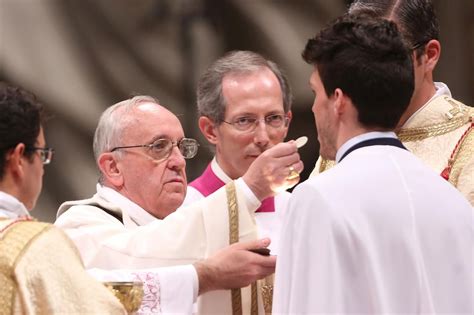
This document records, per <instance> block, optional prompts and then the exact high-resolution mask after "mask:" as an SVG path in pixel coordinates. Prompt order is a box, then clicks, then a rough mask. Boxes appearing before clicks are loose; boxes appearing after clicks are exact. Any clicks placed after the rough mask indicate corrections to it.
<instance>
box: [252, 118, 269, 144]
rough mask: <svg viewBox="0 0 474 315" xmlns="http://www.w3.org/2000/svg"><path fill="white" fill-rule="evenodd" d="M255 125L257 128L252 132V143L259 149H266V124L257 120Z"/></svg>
mask: <svg viewBox="0 0 474 315" xmlns="http://www.w3.org/2000/svg"><path fill="white" fill-rule="evenodd" d="M255 123H256V124H257V126H256V127H255V131H254V143H255V144H256V145H257V146H259V147H266V146H267V145H268V142H269V141H270V137H269V136H268V129H267V128H268V127H267V124H266V123H265V121H264V120H259V121H257V122H255Z"/></svg>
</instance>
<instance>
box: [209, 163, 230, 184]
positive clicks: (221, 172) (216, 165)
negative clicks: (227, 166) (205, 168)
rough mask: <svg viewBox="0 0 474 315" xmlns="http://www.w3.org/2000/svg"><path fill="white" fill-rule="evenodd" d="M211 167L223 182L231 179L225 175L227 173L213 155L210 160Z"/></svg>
mask: <svg viewBox="0 0 474 315" xmlns="http://www.w3.org/2000/svg"><path fill="white" fill-rule="evenodd" d="M211 169H212V171H213V172H214V174H215V175H216V176H217V177H218V178H219V179H220V180H221V181H223V182H224V183H225V184H227V183H229V182H230V181H232V179H231V178H230V177H229V176H227V174H226V173H225V172H224V170H223V169H222V168H221V167H220V165H219V163H217V159H216V157H215V156H214V158H213V159H212V162H211Z"/></svg>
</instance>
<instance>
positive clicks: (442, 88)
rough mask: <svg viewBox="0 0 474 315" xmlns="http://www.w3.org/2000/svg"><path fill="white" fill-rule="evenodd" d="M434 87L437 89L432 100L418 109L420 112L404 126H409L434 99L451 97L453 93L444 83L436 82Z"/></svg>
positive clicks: (413, 115) (414, 114)
mask: <svg viewBox="0 0 474 315" xmlns="http://www.w3.org/2000/svg"><path fill="white" fill-rule="evenodd" d="M434 85H435V88H436V92H435V94H434V95H433V96H432V97H431V98H430V100H429V101H428V102H426V103H425V104H424V105H423V106H421V107H420V108H418V110H417V111H416V112H414V113H413V114H412V115H411V116H410V118H408V119H407V121H406V122H405V123H404V124H403V125H404V126H405V125H407V124H408V123H409V122H410V121H411V120H412V119H413V117H415V116H416V115H417V114H418V113H419V112H421V111H422V110H423V109H424V108H425V107H426V106H427V105H428V104H429V103H430V102H431V101H432V100H433V99H435V98H437V97H438V96H442V95H447V96H449V97H451V91H450V90H449V88H448V86H447V85H446V84H444V83H443V82H435V83H434Z"/></svg>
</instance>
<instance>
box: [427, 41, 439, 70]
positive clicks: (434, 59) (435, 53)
mask: <svg viewBox="0 0 474 315" xmlns="http://www.w3.org/2000/svg"><path fill="white" fill-rule="evenodd" d="M425 55H426V58H427V59H426V69H427V70H429V71H431V72H433V71H434V69H435V67H436V65H437V64H438V60H439V58H440V56H441V44H440V43H439V41H438V40H436V39H432V40H430V41H429V42H428V43H427V44H426V45H425Z"/></svg>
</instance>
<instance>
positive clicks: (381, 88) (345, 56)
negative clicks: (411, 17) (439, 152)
mask: <svg viewBox="0 0 474 315" xmlns="http://www.w3.org/2000/svg"><path fill="white" fill-rule="evenodd" d="M302 56H303V59H304V60H305V61H306V62H307V63H310V64H313V65H315V66H316V68H317V70H318V72H319V75H320V77H321V81H322V83H323V85H324V89H325V91H326V94H327V95H328V96H331V95H332V94H333V93H334V90H335V89H336V88H340V89H341V90H342V91H343V93H344V94H346V95H347V96H349V97H350V99H351V100H352V102H353V104H354V106H355V107H356V109H357V111H358V118H359V122H360V123H361V124H362V125H364V126H366V127H377V128H383V129H394V128H395V126H396V125H397V123H398V121H399V120H400V117H401V116H402V114H403V112H404V111H405V110H406V108H407V107H408V104H409V102H410V98H411V95H412V93H413V89H414V74H413V64H412V60H411V57H410V53H409V50H408V49H407V48H406V46H405V45H404V42H403V39H402V37H401V35H400V33H399V32H398V30H397V25H396V24H395V23H393V22H391V21H388V20H384V19H376V18H370V17H367V16H355V15H349V14H347V15H344V16H342V17H340V18H338V19H337V20H335V21H334V22H333V23H331V24H330V25H329V26H328V27H326V28H325V29H323V30H322V31H321V32H320V33H319V34H318V35H316V36H315V37H314V38H312V39H310V40H309V41H308V42H307V44H306V48H305V49H304V51H303V53H302Z"/></svg>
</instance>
